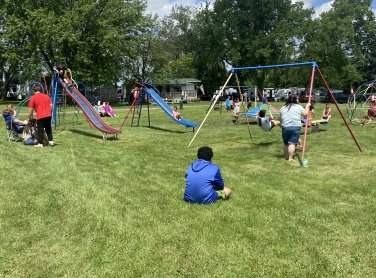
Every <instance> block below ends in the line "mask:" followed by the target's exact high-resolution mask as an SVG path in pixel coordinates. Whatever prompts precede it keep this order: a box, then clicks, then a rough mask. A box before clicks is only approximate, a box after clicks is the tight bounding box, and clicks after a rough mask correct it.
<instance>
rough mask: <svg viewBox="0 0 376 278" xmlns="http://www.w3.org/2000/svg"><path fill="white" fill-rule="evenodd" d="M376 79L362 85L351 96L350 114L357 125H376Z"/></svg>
mask: <svg viewBox="0 0 376 278" xmlns="http://www.w3.org/2000/svg"><path fill="white" fill-rule="evenodd" d="M375 104H376V80H372V81H369V82H366V83H364V84H362V85H360V86H359V87H358V88H357V89H356V91H355V93H354V94H353V95H352V96H351V97H350V98H349V102H348V115H349V119H350V122H351V123H353V124H355V125H370V126H376V116H375V115H376V114H374V113H373V112H375V113H376V110H375V109H376V106H375Z"/></svg>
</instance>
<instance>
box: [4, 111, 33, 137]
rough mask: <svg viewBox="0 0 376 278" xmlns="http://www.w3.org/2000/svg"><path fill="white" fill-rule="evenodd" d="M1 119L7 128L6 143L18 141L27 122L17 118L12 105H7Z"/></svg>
mask: <svg viewBox="0 0 376 278" xmlns="http://www.w3.org/2000/svg"><path fill="white" fill-rule="evenodd" d="M3 117H4V120H5V125H6V128H7V139H8V141H18V140H19V139H20V138H21V134H22V131H23V129H24V128H25V125H26V124H27V121H21V120H19V119H18V118H17V113H16V110H15V109H14V107H13V105H11V104H9V105H8V106H7V108H5V110H4V111H3Z"/></svg>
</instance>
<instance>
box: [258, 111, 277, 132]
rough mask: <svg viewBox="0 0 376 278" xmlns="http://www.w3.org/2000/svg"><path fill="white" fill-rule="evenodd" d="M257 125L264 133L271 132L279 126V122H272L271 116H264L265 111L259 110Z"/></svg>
mask: <svg viewBox="0 0 376 278" xmlns="http://www.w3.org/2000/svg"><path fill="white" fill-rule="evenodd" d="M257 124H258V125H259V126H260V127H261V128H262V129H263V130H265V131H270V130H272V128H273V127H275V126H277V125H281V122H280V121H277V120H274V119H273V116H272V114H271V113H270V116H266V110H264V109H263V110H260V111H259V112H258V116H257Z"/></svg>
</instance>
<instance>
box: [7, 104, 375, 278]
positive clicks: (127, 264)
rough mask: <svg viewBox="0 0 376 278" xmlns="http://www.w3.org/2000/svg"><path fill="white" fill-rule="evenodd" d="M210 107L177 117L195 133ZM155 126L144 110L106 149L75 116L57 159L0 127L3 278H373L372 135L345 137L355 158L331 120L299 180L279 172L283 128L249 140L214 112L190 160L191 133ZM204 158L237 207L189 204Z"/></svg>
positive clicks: (167, 124) (287, 169)
mask: <svg viewBox="0 0 376 278" xmlns="http://www.w3.org/2000/svg"><path fill="white" fill-rule="evenodd" d="M208 105H209V103H208V102H201V103H196V104H188V105H185V106H184V110H181V111H180V112H181V114H182V116H183V117H184V118H187V119H188V120H191V121H197V122H200V121H201V120H202V119H203V118H204V116H205V113H206V111H207V108H208ZM276 106H277V107H280V106H282V103H280V104H277V105H276ZM4 107H5V104H2V105H0V109H1V110H3V109H4ZM323 107H324V105H323V104H319V105H318V106H317V109H316V111H318V113H317V114H318V115H321V111H322V109H323ZM341 107H342V109H343V111H345V106H341ZM115 108H116V110H117V114H118V117H117V118H111V119H110V118H105V120H106V121H107V122H108V123H110V124H111V125H112V126H114V127H119V126H120V123H121V121H122V119H123V117H124V116H125V114H126V112H127V110H126V109H127V108H128V107H115ZM22 112H23V113H24V112H26V108H24V109H23V110H22V111H21V113H22ZM150 114H151V125H152V127H151V128H149V127H148V126H147V111H146V109H144V110H143V112H142V118H141V122H140V127H133V128H131V127H130V118H129V119H128V120H127V122H126V125H125V126H124V128H123V133H122V134H121V135H120V136H119V140H108V141H103V140H102V139H101V138H102V136H101V134H100V132H98V131H97V130H95V129H93V128H90V126H89V125H88V123H87V122H86V120H85V119H84V117H83V116H82V113H81V112H80V116H79V122H78V123H76V124H73V123H72V119H73V116H72V114H70V113H67V114H66V119H67V122H68V123H67V124H66V125H65V129H63V128H62V127H61V128H59V129H58V130H56V131H55V130H54V140H55V141H56V142H57V143H58V145H57V146H55V147H45V148H34V147H28V146H24V145H23V144H22V143H14V142H13V143H9V142H6V141H5V129H4V126H5V125H4V124H3V128H2V129H1V131H0V136H1V138H3V139H2V140H0V152H1V157H2V159H1V163H0V174H1V181H0V277H57V276H66V277H375V276H376V255H375V254H376V252H375V250H374V249H375V246H376V233H375V230H376V225H375V223H376V222H375V212H376V201H375V197H376V194H375V193H376V187H375V165H376V148H375V134H376V133H375V132H376V129H375V128H371V127H361V126H351V127H352V128H353V130H354V133H355V135H356V136H357V139H358V140H359V142H360V144H361V146H362V148H363V152H359V151H358V149H357V147H356V145H355V143H354V142H353V140H352V138H351V136H350V134H349V132H348V131H347V129H346V127H345V125H344V123H343V122H342V120H341V119H340V117H339V115H338V113H337V111H336V109H335V107H334V106H333V108H332V114H333V116H332V120H331V122H330V123H329V124H328V125H327V126H322V127H321V130H320V131H319V132H316V133H311V132H310V131H309V134H308V143H307V144H308V146H307V150H306V157H307V158H308V159H309V165H308V167H300V166H299V163H298V162H292V163H289V162H287V161H285V160H284V159H283V156H282V139H281V131H280V129H279V128H274V129H273V130H272V131H271V132H263V131H262V130H261V129H260V128H259V127H257V126H256V125H254V124H251V126H250V130H251V133H252V137H253V139H250V136H249V133H248V129H247V126H246V125H245V124H239V125H234V124H233V123H232V121H231V120H232V116H231V114H228V113H227V112H225V111H223V112H222V113H221V114H220V113H219V112H218V111H212V113H211V114H210V116H209V117H208V119H207V121H206V124H205V125H204V126H203V128H202V129H201V131H200V133H199V134H198V136H197V137H196V140H195V141H194V142H193V144H192V146H191V147H190V148H188V147H187V146H188V144H189V142H190V140H191V139H192V137H193V134H194V133H193V132H192V131H191V129H186V128H185V127H183V126H179V125H177V124H175V123H174V122H173V121H172V120H171V119H169V118H168V117H167V116H166V115H165V114H164V113H163V111H161V110H160V109H157V108H156V106H152V109H151V110H150ZM25 117H26V116H25V114H24V115H22V114H21V116H20V118H21V119H25ZM203 145H208V146H210V147H212V148H213V150H214V158H213V162H214V163H216V164H218V165H220V167H221V170H222V175H223V178H224V180H225V184H226V186H228V187H230V188H231V189H233V196H232V199H231V200H229V201H224V202H218V203H215V204H212V205H206V206H202V205H193V204H188V203H185V202H184V201H183V200H182V196H183V192H184V186H185V178H184V175H185V171H186V169H187V167H188V166H189V164H190V162H192V161H193V160H195V159H196V152H197V148H198V147H200V146H203Z"/></svg>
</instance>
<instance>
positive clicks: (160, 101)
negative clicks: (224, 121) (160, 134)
mask: <svg viewBox="0 0 376 278" xmlns="http://www.w3.org/2000/svg"><path fill="white" fill-rule="evenodd" d="M143 89H144V91H145V93H146V94H147V95H148V96H149V97H151V98H152V99H153V100H154V102H155V103H156V104H158V106H159V107H160V108H162V110H163V111H164V112H165V113H166V114H167V115H168V116H169V117H170V118H171V119H172V120H173V121H174V122H176V123H178V124H181V125H184V126H186V127H196V126H199V124H198V123H194V122H190V121H188V120H186V119H183V118H182V119H180V120H177V119H175V118H174V117H173V116H172V111H173V109H172V107H171V106H170V105H168V104H167V103H166V102H165V101H164V100H163V99H162V98H161V97H160V95H159V94H158V93H157V92H156V91H155V90H154V89H153V88H147V87H144V88H143Z"/></svg>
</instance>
